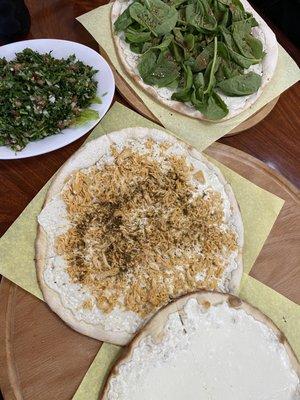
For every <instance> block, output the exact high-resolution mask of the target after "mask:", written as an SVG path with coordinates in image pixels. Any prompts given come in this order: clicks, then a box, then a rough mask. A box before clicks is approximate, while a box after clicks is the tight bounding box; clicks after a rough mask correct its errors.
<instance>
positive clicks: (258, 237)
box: [0, 103, 289, 400]
mask: <svg viewBox="0 0 300 400" xmlns="http://www.w3.org/2000/svg"><path fill="white" fill-rule="evenodd" d="M133 126H145V127H150V128H151V127H157V125H156V124H154V123H152V122H151V121H149V120H147V119H145V118H143V117H142V116H140V115H139V114H137V113H135V112H134V111H131V110H129V109H128V108H126V107H125V106H123V105H121V104H119V103H115V104H114V105H113V106H112V108H111V109H110V111H109V112H108V113H107V114H106V116H105V117H104V118H103V119H102V121H101V123H100V124H99V125H98V126H97V127H96V128H95V129H94V131H93V132H92V134H91V135H90V136H89V138H88V140H91V139H94V138H96V137H99V136H101V135H102V134H105V133H107V132H111V131H114V130H119V129H122V128H124V127H133ZM158 128H160V127H158ZM160 129H161V128H160ZM212 161H213V162H214V163H216V164H217V165H218V167H219V168H220V169H221V171H222V173H223V174H224V176H225V178H226V179H227V180H228V181H229V182H230V183H231V185H232V188H233V190H234V192H235V195H236V197H237V200H238V202H239V204H240V208H241V213H242V217H243V221H244V229H245V247H244V271H245V273H249V271H250V269H251V267H252V265H253V263H254V261H255V259H256V258H257V256H258V254H259V252H260V250H261V248H262V246H263V244H264V242H265V240H266V239H267V237H268V235H269V232H270V230H271V228H272V226H273V224H274V222H275V220H276V218H277V216H278V214H279V212H280V210H281V207H282V206H283V203H284V201H283V200H282V199H280V198H279V197H277V196H275V195H273V194H272V193H269V192H267V191H266V190H264V189H261V188H260V187H258V186H256V185H255V184H253V183H252V182H250V181H248V180H247V179H245V178H243V177H241V176H240V175H239V174H237V173H236V172H234V171H232V170H230V169H229V168H227V167H225V166H224V165H222V164H220V163H218V162H217V161H215V160H212ZM48 186H49V182H48V183H47V184H46V185H45V186H44V188H43V189H42V190H41V191H40V192H39V193H38V194H37V195H36V197H35V198H34V199H33V200H32V202H31V203H30V204H29V205H28V206H27V207H26V209H25V210H24V211H23V213H22V214H21V215H20V216H19V218H18V219H17V220H16V221H15V222H14V224H13V225H12V226H11V227H10V228H9V229H8V231H7V232H6V233H5V235H4V236H3V237H2V238H1V239H0V254H1V259H0V274H2V275H4V276H5V277H6V278H8V279H10V280H11V281H13V282H15V283H16V284H17V285H19V286H20V287H22V288H23V289H25V290H27V291H28V292H30V293H32V294H34V295H35V296H37V297H39V298H41V299H42V294H41V292H40V289H39V287H38V284H37V280H36V275H35V263H34V240H35V236H36V225H37V224H36V217H37V215H38V213H39V212H40V209H41V207H42V204H43V201H44V197H45V194H46V191H47V187H48ZM254 231H255V235H251V232H254ZM16 249H17V251H16ZM278 296H279V295H278ZM287 337H289V332H287ZM117 352H118V348H117V346H111V345H108V344H105V345H103V346H102V347H101V349H100V352H99V354H98V355H97V356H96V358H95V361H94V362H93V364H92V366H91V368H90V370H89V371H88V373H87V375H86V376H85V378H84V380H83V383H82V385H80V387H79V389H78V391H77V393H76V395H75V399H76V400H78V399H80V400H83V399H84V400H94V399H95V400H96V399H97V391H98V389H99V385H100V384H101V379H102V380H103V378H104V376H105V373H106V372H107V370H108V368H109V365H110V364H111V362H112V360H113V358H114V357H115V356H116V354H117ZM101 377H102V378H101ZM87 390H88V392H87Z"/></svg>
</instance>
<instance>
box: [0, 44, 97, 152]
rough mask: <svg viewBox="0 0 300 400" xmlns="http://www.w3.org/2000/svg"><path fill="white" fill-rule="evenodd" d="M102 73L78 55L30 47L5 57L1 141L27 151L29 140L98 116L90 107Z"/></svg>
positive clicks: (1, 62) (0, 69) (0, 67)
mask: <svg viewBox="0 0 300 400" xmlns="http://www.w3.org/2000/svg"><path fill="white" fill-rule="evenodd" d="M96 73H97V71H96V70H95V69H93V68H92V67H90V66H88V65H85V64H84V63H83V62H81V61H78V60H76V57H75V55H71V56H70V57H68V58H67V59H56V58H54V57H53V56H52V55H51V52H50V53H46V54H39V53H37V52H35V51H33V50H31V49H25V50H23V51H22V52H20V53H17V54H16V58H15V59H14V60H12V61H7V60H6V59H5V58H2V59H0V145H4V146H9V147H10V148H11V149H12V150H15V151H20V150H22V149H23V148H24V147H25V146H26V145H27V144H28V142H31V141H34V140H39V139H43V138H45V137H47V136H51V135H54V134H55V133H58V132H60V131H61V130H62V129H64V128H67V127H69V126H71V125H78V124H81V123H85V122H87V121H90V120H94V119H97V118H98V113H97V111H94V110H91V109H88V107H89V106H90V105H91V104H93V103H99V102H100V103H101V99H99V98H97V97H96V92H97V81H96V80H95V79H94V75H95V74H96Z"/></svg>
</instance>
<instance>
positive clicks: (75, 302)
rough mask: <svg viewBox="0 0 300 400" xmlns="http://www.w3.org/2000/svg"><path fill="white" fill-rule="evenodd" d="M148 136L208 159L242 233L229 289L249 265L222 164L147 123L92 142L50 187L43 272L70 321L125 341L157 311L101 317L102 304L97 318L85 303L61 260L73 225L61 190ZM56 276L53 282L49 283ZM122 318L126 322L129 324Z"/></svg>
mask: <svg viewBox="0 0 300 400" xmlns="http://www.w3.org/2000/svg"><path fill="white" fill-rule="evenodd" d="M148 139H151V140H153V141H154V142H155V143H165V142H167V143H168V144H170V145H172V146H179V147H178V148H179V149H180V151H181V152H183V154H184V157H186V158H187V160H194V161H195V162H196V163H197V162H200V163H202V164H201V165H203V166H205V168H206V169H207V173H208V174H211V176H212V177H213V179H214V180H215V182H217V184H218V185H219V187H220V188H221V189H222V190H223V191H224V192H223V193H224V196H225V197H226V198H227V202H228V204H229V205H230V209H229V214H230V216H229V219H230V224H231V226H232V227H234V230H235V232H236V235H237V243H238V250H237V252H236V255H235V256H234V262H235V265H236V268H235V269H233V270H232V271H230V273H229V275H228V281H226V287H225V289H223V290H226V291H229V292H233V293H235V292H237V290H238V287H239V283H240V280H241V276H242V271H243V267H242V247H243V224H242V219H241V215H240V211H239V207H238V204H237V201H236V199H235V196H234V194H233V191H232V189H231V187H230V185H229V184H228V183H227V182H226V181H225V179H224V177H223V176H222V174H221V173H220V171H219V170H218V168H216V167H215V166H214V165H213V164H212V163H210V162H209V161H208V160H207V159H206V158H205V157H204V156H203V155H202V154H201V153H200V152H198V151H197V150H195V149H194V148H192V147H191V146H190V145H188V144H185V143H183V142H181V141H179V140H178V139H177V138H175V137H174V136H172V135H169V134H167V133H165V132H162V131H159V130H156V129H147V128H128V129H124V130H122V131H118V132H113V133H110V134H108V135H105V136H102V137H100V138H98V139H96V140H93V141H91V142H89V143H87V144H86V145H85V146H84V147H82V148H81V149H80V150H79V151H77V152H76V153H75V154H74V155H73V156H72V157H71V158H70V159H69V160H68V161H67V162H66V163H65V164H64V165H63V166H62V167H61V169H60V170H59V172H58V173H57V174H56V176H55V177H54V179H53V181H52V183H51V186H50V187H49V190H48V192H47V195H46V199H45V203H44V206H43V210H42V212H41V214H40V216H39V224H38V231H37V238H36V268H37V276H38V281H39V284H40V287H41V289H42V292H43V295H44V299H45V301H46V302H47V303H48V305H49V306H50V308H51V309H52V310H53V311H54V312H55V313H57V314H58V315H59V316H60V317H61V318H62V319H63V320H64V321H65V322H66V323H67V324H68V325H70V326H71V327H72V328H73V329H75V330H76V331H78V332H80V333H83V334H85V335H88V336H91V337H93V338H96V339H99V340H102V341H107V342H111V343H115V344H121V345H123V344H126V343H128V341H129V340H130V339H131V338H132V337H133V335H134V333H135V331H136V330H137V329H138V328H139V327H140V326H141V325H143V324H144V323H145V322H146V320H148V319H149V317H151V315H149V316H146V317H145V318H137V316H136V315H134V313H132V312H130V313H128V312H123V311H118V313H117V314H116V315H115V314H114V313H109V314H107V315H106V314H103V315H102V314H101V315H100V317H99V310H98V309H97V310H96V309H94V310H95V312H96V311H97V318H98V317H99V318H100V319H99V318H98V320H96V319H94V314H93V310H92V311H90V310H84V309H82V308H81V303H82V302H83V301H84V300H85V299H86V297H82V298H81V297H80V296H81V294H80V293H81V292H80V290H81V289H80V285H78V284H76V285H73V284H71V283H70V281H69V279H68V276H67V274H66V272H65V271H64V269H65V265H63V264H59V263H61V262H62V261H61V259H60V257H58V256H57V254H56V249H55V240H56V238H57V237H58V236H59V235H60V234H61V232H62V231H65V230H66V226H67V225H68V221H67V215H66V209H65V206H64V203H63V201H62V199H61V192H62V190H63V189H64V187H65V185H67V184H68V182H69V180H70V179H71V178H72V176H74V174H75V173H76V172H77V171H81V170H84V169H87V168H89V167H91V166H94V165H95V164H96V163H99V161H101V160H103V159H104V158H105V157H106V156H107V154H108V153H109V151H110V148H111V145H113V144H120V143H123V145H124V146H127V143H129V144H130V145H131V144H132V145H134V143H135V142H136V141H142V142H143V141H146V140H148ZM172 148H173V147H172ZM174 148H175V147H174ZM212 189H214V188H212ZM53 269H55V270H56V271H58V272H59V273H58V275H57V277H56V278H54V277H53V273H52V270H53ZM225 272H226V271H225ZM225 272H224V273H225ZM47 280H48V281H47ZM50 281H51V284H49V282H50ZM68 287H69V289H68ZM84 295H85V294H84ZM85 296H86V295H85ZM131 320H132V322H131ZM137 321H138V322H137ZM122 324H123V325H124V324H125V325H124V326H123V325H122ZM126 324H127V325H126ZM126 326H127V328H126Z"/></svg>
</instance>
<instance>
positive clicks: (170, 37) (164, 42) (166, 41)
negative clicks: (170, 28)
mask: <svg viewBox="0 0 300 400" xmlns="http://www.w3.org/2000/svg"><path fill="white" fill-rule="evenodd" d="M173 39H174V36H173V35H172V34H168V35H166V36H165V37H164V38H163V40H162V42H161V43H160V44H158V45H156V46H153V47H151V49H157V50H165V49H167V48H168V47H169V46H170V44H171V43H172V41H173Z"/></svg>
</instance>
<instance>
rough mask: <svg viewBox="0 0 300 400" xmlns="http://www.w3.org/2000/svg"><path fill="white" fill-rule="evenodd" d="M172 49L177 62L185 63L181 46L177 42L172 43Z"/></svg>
mask: <svg viewBox="0 0 300 400" xmlns="http://www.w3.org/2000/svg"><path fill="white" fill-rule="evenodd" d="M171 49H172V53H173V55H174V58H175V60H176V61H177V62H178V63H181V62H182V61H183V55H182V51H181V48H180V47H179V45H178V44H177V43H175V42H172V45H171Z"/></svg>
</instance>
